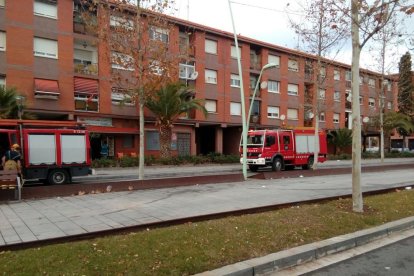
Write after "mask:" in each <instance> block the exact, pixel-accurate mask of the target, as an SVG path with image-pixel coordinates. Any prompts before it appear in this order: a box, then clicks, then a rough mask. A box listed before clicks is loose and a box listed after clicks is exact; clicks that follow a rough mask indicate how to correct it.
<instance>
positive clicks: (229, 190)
mask: <svg viewBox="0 0 414 276" xmlns="http://www.w3.org/2000/svg"><path fill="white" fill-rule="evenodd" d="M403 161H405V163H407V162H409V163H413V164H414V160H406V159H403ZM400 162H401V160H400ZM374 163H375V161H372V160H369V161H368V160H367V161H365V162H364V165H369V164H374ZM392 163H398V162H396V160H393V162H392ZM329 165H330V166H333V165H341V166H342V165H343V166H349V165H350V161H339V162H337V163H336V161H330V162H327V163H326V164H323V166H328V167H329ZM321 167H322V166H321ZM178 168H179V171H180V172H179V173H178V174H180V175H181V172H183V171H186V170H188V171H191V172H192V173H197V172H198V173H200V172H202V171H204V172H207V173H218V172H220V170H230V171H231V170H239V171H240V169H241V168H240V165H238V164H237V165H223V166H182V167H178ZM134 169H136V168H132V169H122V170H108V169H103V170H97V175H98V176H99V175H101V176H104V175H117V174H124V175H125V174H127V173H128V172H131V171H132V170H134ZM151 169H152V170H153V172H154V173H177V172H174V170H177V167H163V168H151ZM148 171H151V170H148ZM159 171H161V172H159ZM413 179H414V170H394V171H388V172H376V173H364V174H363V176H362V184H363V185H362V188H363V191H364V192H365V191H374V190H378V189H385V188H395V187H401V186H406V185H412V184H413V182H414V181H413ZM351 187H352V185H351V180H350V177H349V175H332V176H329V178H326V177H323V176H315V177H302V178H285V179H278V180H276V179H272V180H257V179H249V180H247V181H243V182H234V183H223V184H205V185H193V186H187V187H175V188H164V189H153V190H136V191H127V192H116V193H101V194H94V195H92V194H88V195H83V196H71V197H56V198H49V199H41V200H24V201H21V202H10V203H6V204H0V222H1V223H0V251H1V250H2V249H5V248H7V246H10V245H17V244H24V243H27V242H36V241H42V240H47V239H54V238H62V237H68V236H73V235H84V234H88V233H93V232H98V231H106V230H112V229H122V228H125V227H130V226H145V225H148V224H151V223H159V222H168V221H171V220H175V219H182V218H188V217H197V216H203V215H209V214H216V213H223V212H229V211H234V210H243V209H249V208H255V207H261V206H269V205H274V204H285V203H290V202H299V201H306V200H311V199H318V198H325V197H333V196H344V195H349V194H350V193H351ZM412 225H414V223H412V222H409V223H407V222H406V221H402V222H396V225H395V226H393V227H392V229H391V228H389V226H387V230H384V229H382V228H378V229H374V230H372V233H370V234H369V235H368V236H371V237H376V236H378V235H380V236H381V235H383V234H384V233H385V232H387V233H388V232H390V231H391V230H392V231H395V230H398V229H404V228H407V227H412ZM389 229H391V230H389ZM384 231H385V232H384ZM341 239H342V238H341ZM341 239H340V240H341ZM349 239H351V236H350V237H349ZM352 239H353V240H354V241H355V240H356V239H355V237H352ZM350 242H351V243H352V241H350ZM354 243H355V242H354ZM341 244H342V243H337V245H338V246H340V245H341ZM313 250H315V248H313ZM335 250H336V249H335ZM289 252H290V254H293V256H296V257H298V258H302V257H303V256H302V255H300V254H299V255H297V254H296V253H295V252H297V250H294V249H292V250H291V251H289ZM285 254H287V253H285ZM312 254H314V253H312ZM282 255H283V254H282ZM292 258H293V257H292ZM272 263H275V262H274V261H272ZM264 266H267V264H266V265H264ZM244 268H245V267H244V266H243V269H244ZM251 268H252V267H251ZM252 269H253V268H252ZM254 269H255V270H256V269H257V268H254ZM249 271H251V270H249ZM239 272H241V271H238V272H237V273H236V274H237V275H244V274H239ZM246 275H247V274H246ZM249 275H251V274H249Z"/></svg>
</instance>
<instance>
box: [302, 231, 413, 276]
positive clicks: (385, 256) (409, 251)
mask: <svg viewBox="0 0 414 276" xmlns="http://www.w3.org/2000/svg"><path fill="white" fill-rule="evenodd" d="M413 252H414V237H410V238H407V239H403V240H400V241H397V242H395V243H393V244H390V245H387V246H384V247H381V248H378V249H375V250H373V251H370V252H368V253H365V254H362V255H359V256H356V257H353V258H350V259H347V260H345V261H342V262H340V263H337V264H333V265H330V266H327V267H325V268H322V269H319V270H317V271H314V272H310V273H307V274H304V275H308V276H325V275H327V276H328V275H336V276H342V275H344V276H345V275H347V276H353V275H355V276H356V275H379V276H380V275H384V276H385V275H387V276H389V275H399V276H411V275H413V274H414V254H413Z"/></svg>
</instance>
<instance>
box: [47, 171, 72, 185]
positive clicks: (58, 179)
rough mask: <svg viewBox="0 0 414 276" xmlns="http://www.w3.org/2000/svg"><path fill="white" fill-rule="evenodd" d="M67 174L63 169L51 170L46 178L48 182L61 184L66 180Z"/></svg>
mask: <svg viewBox="0 0 414 276" xmlns="http://www.w3.org/2000/svg"><path fill="white" fill-rule="evenodd" d="M68 179H69V176H68V173H67V172H66V171H65V170H53V171H51V172H50V173H49V176H48V178H47V180H48V182H49V184H52V185H61V184H65V183H66V182H68Z"/></svg>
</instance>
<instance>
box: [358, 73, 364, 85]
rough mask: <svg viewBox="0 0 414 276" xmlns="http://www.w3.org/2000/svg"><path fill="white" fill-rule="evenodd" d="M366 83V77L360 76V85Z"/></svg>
mask: <svg viewBox="0 0 414 276" xmlns="http://www.w3.org/2000/svg"><path fill="white" fill-rule="evenodd" d="M363 83H364V76H361V75H359V85H362V84H363Z"/></svg>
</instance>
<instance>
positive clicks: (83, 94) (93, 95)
mask: <svg viewBox="0 0 414 276" xmlns="http://www.w3.org/2000/svg"><path fill="white" fill-rule="evenodd" d="M73 90H74V93H75V110H81V111H99V95H98V81H97V80H95V79H86V78H78V77H75V78H74V88H73Z"/></svg>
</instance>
